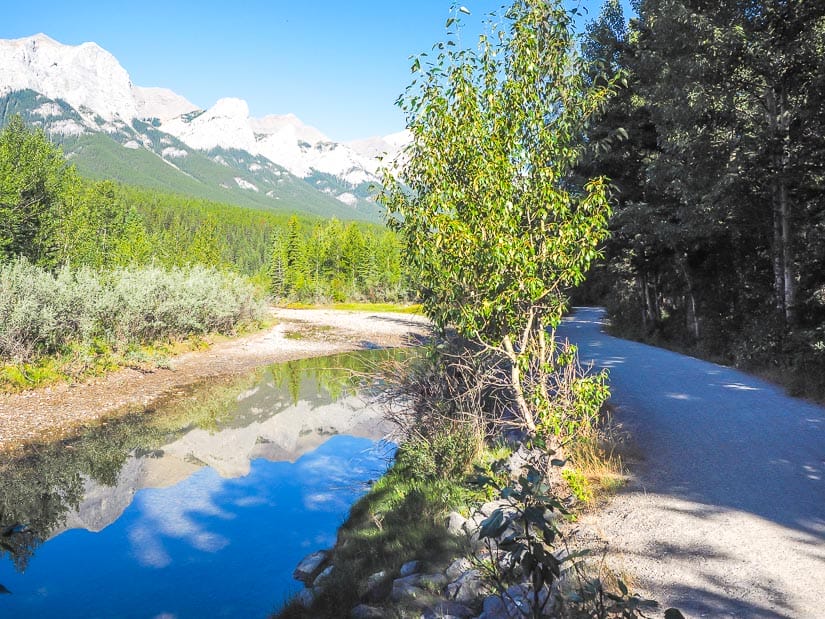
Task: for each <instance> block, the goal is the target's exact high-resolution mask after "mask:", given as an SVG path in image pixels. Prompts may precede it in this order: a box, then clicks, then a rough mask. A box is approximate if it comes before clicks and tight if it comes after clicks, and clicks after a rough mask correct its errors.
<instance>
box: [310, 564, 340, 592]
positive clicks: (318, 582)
mask: <svg viewBox="0 0 825 619" xmlns="http://www.w3.org/2000/svg"><path fill="white" fill-rule="evenodd" d="M334 567H335V566H334V565H328V566H327V567H326V568H325V569H324V570H323V571H322V572H321V573H320V574H318V576H316V577H315V580H313V581H312V587H313V588H314V589H320V588H323V586H324V581H325V580H326V579H327V578H329V577H330V574H332V569H333V568H334Z"/></svg>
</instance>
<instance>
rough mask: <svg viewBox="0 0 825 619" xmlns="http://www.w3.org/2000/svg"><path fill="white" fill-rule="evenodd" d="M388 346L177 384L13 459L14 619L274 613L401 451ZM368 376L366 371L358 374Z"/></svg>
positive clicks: (2, 483)
mask: <svg viewBox="0 0 825 619" xmlns="http://www.w3.org/2000/svg"><path fill="white" fill-rule="evenodd" d="M394 354H404V353H392V352H389V351H370V352H359V353H348V354H346V355H336V356H333V357H324V358H316V359H310V360H305V361H300V362H289V363H285V364H278V365H274V366H271V367H269V368H266V369H263V370H260V371H257V372H255V373H254V374H252V375H249V376H245V377H242V378H240V379H234V380H232V381H224V382H219V383H214V382H213V383H210V384H205V385H200V386H198V387H196V388H193V389H187V390H182V391H179V392H177V393H175V394H173V395H172V396H170V398H168V400H167V401H165V402H163V403H161V404H159V405H157V406H155V407H153V409H152V410H144V411H137V412H134V413H132V414H128V415H125V416H122V417H119V418H118V419H116V420H113V421H110V422H108V423H106V424H104V425H101V426H99V427H96V428H93V429H91V430H89V431H87V432H86V433H84V434H83V435H81V436H78V437H76V438H73V439H71V440H67V441H62V442H59V443H53V444H47V445H38V446H37V447H34V448H32V449H30V450H29V453H27V454H26V455H25V457H20V458H17V459H15V460H13V461H10V462H3V463H0V591H3V590H5V591H8V593H5V594H4V595H0V617H14V618H30V617H31V618H34V617H58V616H59V617H61V618H64V619H70V618H78V619H79V618H83V619H90V618H95V617H100V618H106V619H114V618H124V619H126V618H129V619H131V618H135V619H138V618H140V619H189V618H195V617H198V618H200V617H266V616H267V615H268V614H269V613H271V612H272V611H274V610H277V608H279V607H280V606H281V605H282V604H283V603H284V601H286V599H287V598H288V597H289V596H290V595H291V594H292V593H294V592H296V591H298V590H300V588H301V585H300V584H299V583H298V582H296V581H294V580H293V579H292V571H293V570H294V568H295V566H296V564H297V563H298V562H299V561H300V560H301V558H302V557H304V556H305V555H307V554H309V553H310V552H313V551H315V550H319V549H322V548H327V547H330V546H332V545H333V544H334V542H335V537H336V532H337V528H338V526H339V525H340V524H341V523H342V522H343V521H344V519H345V518H346V515H347V513H348V510H349V508H350V506H351V505H352V503H353V502H354V501H355V500H357V498H358V497H359V496H361V495H362V494H363V493H364V492H365V491H366V490H367V488H368V484H369V482H370V481H371V480H374V479H376V478H377V477H379V476H380V475H381V474H382V473H383V471H384V470H385V469H386V467H387V465H388V463H389V461H390V459H391V457H392V452H393V450H394V446H393V445H392V444H390V443H387V442H385V441H383V440H382V437H383V436H385V434H386V431H387V430H388V428H387V427H386V425H385V423H384V421H383V419H382V416H381V412H380V411H379V410H378V409H377V407H375V406H371V405H368V404H366V403H365V399H367V398H363V397H361V396H362V395H363V393H364V392H365V391H370V390H373V389H375V388H376V386H375V385H374V384H372V383H371V381H370V380H369V379H367V378H364V377H366V376H368V375H369V372H370V370H371V368H374V367H375V363H377V362H378V361H380V360H381V359H382V358H385V357H387V356H389V355H394ZM359 377H360V378H359Z"/></svg>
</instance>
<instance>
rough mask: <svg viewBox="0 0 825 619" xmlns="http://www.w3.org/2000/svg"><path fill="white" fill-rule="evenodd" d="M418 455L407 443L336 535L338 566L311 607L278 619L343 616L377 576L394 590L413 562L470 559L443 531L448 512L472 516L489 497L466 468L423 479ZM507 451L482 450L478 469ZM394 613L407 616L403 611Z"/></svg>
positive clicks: (295, 607)
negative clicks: (468, 477) (393, 584)
mask: <svg viewBox="0 0 825 619" xmlns="http://www.w3.org/2000/svg"><path fill="white" fill-rule="evenodd" d="M420 452H421V449H420V448H419V447H413V446H411V445H410V444H405V445H402V447H401V448H400V449H399V452H398V454H397V457H396V460H395V463H394V464H393V466H392V467H391V468H390V469H389V470H388V471H387V473H386V474H385V475H384V476H383V477H381V478H380V479H379V480H378V481H376V482H375V484H374V485H373V486H372V488H371V489H370V491H369V492H368V493H367V494H366V495H365V496H364V497H363V498H361V500H359V501H358V502H357V503H356V504H355V505H354V506H353V507H352V509H351V510H350V514H349V517H348V518H347V520H346V522H345V523H344V524H343V525H342V526H341V528H340V529H339V531H338V541H337V543H336V546H335V549H334V551H333V556H332V564H333V565H334V566H335V568H334V570H333V572H332V574H331V576H330V577H329V579H328V580H327V581H326V582H325V588H324V590H323V592H322V593H321V594H320V595H319V596H318V597H317V598H316V599H315V601H314V603H313V604H312V606H310V607H308V608H307V607H305V606H302V605H301V604H300V603H299V602H298V601H292V602H290V603H288V604H287V605H286V606H285V607H284V608H283V609H282V610H280V611H279V612H278V613H277V614H276V615H274V616H275V617H278V618H281V619H292V618H305V619H309V618H318V617H339V616H341V613H342V612H343V611H344V609H350V608H353V607H354V606H356V605H357V604H358V603H359V601H360V598H361V596H363V595H364V593H366V591H365V583H366V582H367V579H368V578H369V577H370V576H371V575H373V574H376V573H378V572H382V571H383V572H384V573H385V574H386V584H387V586H389V585H390V584H391V582H392V579H393V578H397V576H398V572H399V569H400V568H401V566H402V565H403V564H404V563H405V562H407V561H410V560H413V559H415V560H418V561H421V562H422V563H423V565H424V569H425V570H427V569H429V568H431V569H436V568H439V567H440V568H442V569H443V568H444V567H446V565H447V564H448V563H449V562H451V561H452V560H453V559H454V558H455V557H458V556H464V555H465V554H467V552H468V548H467V547H466V544H467V542H466V540H465V539H462V538H461V537H457V536H454V535H451V534H450V533H449V532H448V531H447V529H446V527H445V526H444V521H445V518H446V515H447V514H448V513H449V512H450V511H453V510H455V511H459V512H462V513H464V514H465V515H469V513H470V511H471V508H472V506H474V505H476V504H478V503H480V502H482V501H486V500H489V498H490V496H489V495H488V494H487V493H486V492H485V491H484V490H481V489H478V488H471V487H470V486H468V485H467V484H466V483H465V477H466V475H465V468H467V467H466V463H465V466H464V467H460V468H457V469H454V470H453V471H452V474H451V475H444V476H438V475H435V474H423V473H426V471H424V470H423V469H422V468H421V453H420ZM505 453H508V452H507V451H506V449H504V448H498V449H489V450H484V451H483V452H482V453H481V454H480V456H479V457H478V458H477V460H476V462H475V463H474V464H478V465H480V466H482V467H487V468H489V464H490V463H491V462H492V461H494V460H495V459H497V458H499V457H501V456H502V455H503V454H505ZM392 612H395V613H397V615H398V616H399V617H401V616H404V615H403V609H401V608H393V609H392ZM419 614H420V611H419ZM416 616H418V615H416Z"/></svg>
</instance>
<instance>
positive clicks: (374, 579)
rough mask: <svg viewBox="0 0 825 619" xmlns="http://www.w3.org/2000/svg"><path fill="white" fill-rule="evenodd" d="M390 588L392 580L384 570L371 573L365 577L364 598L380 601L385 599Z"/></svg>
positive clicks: (369, 600) (368, 600) (370, 600)
mask: <svg viewBox="0 0 825 619" xmlns="http://www.w3.org/2000/svg"><path fill="white" fill-rule="evenodd" d="M391 590H392V581H391V580H390V579H389V577H388V576H387V573H386V572H385V571H384V570H381V571H380V572H376V573H375V574H372V575H371V576H370V577H369V578H367V582H366V590H365V592H364V599H365V600H366V601H367V602H381V601H383V600H385V599H387V596H388V595H389V594H390V591H391Z"/></svg>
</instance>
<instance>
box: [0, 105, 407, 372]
mask: <svg viewBox="0 0 825 619" xmlns="http://www.w3.org/2000/svg"><path fill="white" fill-rule="evenodd" d="M399 253H400V252H399V248H398V243H397V240H396V237H395V234H394V233H392V232H391V231H389V230H386V229H385V228H382V227H380V226H377V225H373V224H368V223H363V222H358V223H356V222H341V221H338V220H336V219H328V220H321V219H317V218H314V217H310V216H301V215H292V216H289V215H283V214H275V213H270V212H265V211H258V210H253V209H249V208H241V207H236V206H231V205H225V204H217V203H212V202H208V201H205V200H201V199H194V198H188V197H185V196H179V195H174V194H164V193H159V192H157V191H154V190H150V189H143V188H136V187H129V186H124V185H120V184H117V183H114V182H112V181H91V180H88V179H84V178H82V177H80V176H79V175H78V174H77V173H76V171H75V169H74V168H73V167H72V166H71V165H69V162H67V161H66V159H65V157H64V156H63V154H62V153H61V151H60V150H59V149H58V148H57V147H55V146H54V145H53V144H51V143H50V142H49V141H48V140H47V138H46V136H45V134H44V133H43V132H42V131H40V130H35V129H32V128H29V127H27V126H26V125H25V124H24V123H23V122H22V120H21V119H20V118H19V117H16V118H14V119H13V120H12V121H11V123H10V124H9V125H8V126H7V127H6V128H5V129H4V130H3V131H2V133H0V318H2V321H0V362H3V363H7V362H13V363H20V362H24V363H29V362H32V361H34V360H37V359H39V358H41V357H42V356H43V355H56V354H63V353H66V352H71V351H72V350H74V351H75V353H76V352H77V347H78V346H80V347H81V349H83V350H84V351H87V350H88V349H89V348H90V347H92V348H94V347H95V346H98V345H99V344H100V342H103V345H104V346H105V347H107V348H110V347H111V348H115V349H124V348H128V347H134V346H135V345H140V344H144V345H145V344H151V343H152V342H156V341H163V340H167V339H170V338H177V337H186V336H189V335H201V334H204V333H207V332H212V331H217V332H222V333H227V332H233V331H234V330H235V329H236V327H237V326H238V325H239V324H242V323H244V322H248V321H250V320H255V319H257V318H258V317H260V316H261V313H260V311H261V305H260V302H259V301H260V298H261V297H262V296H263V295H268V296H271V297H272V298H274V299H276V300H279V301H292V300H297V301H304V302H313V303H320V302H330V301H343V300H369V301H384V300H400V299H404V298H406V292H405V287H404V280H403V278H402V274H401V267H400V260H399ZM15 372H16V370H15Z"/></svg>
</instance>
